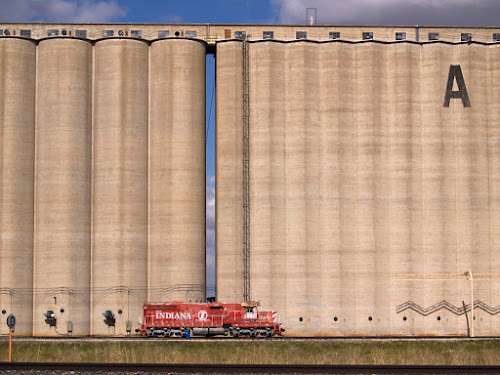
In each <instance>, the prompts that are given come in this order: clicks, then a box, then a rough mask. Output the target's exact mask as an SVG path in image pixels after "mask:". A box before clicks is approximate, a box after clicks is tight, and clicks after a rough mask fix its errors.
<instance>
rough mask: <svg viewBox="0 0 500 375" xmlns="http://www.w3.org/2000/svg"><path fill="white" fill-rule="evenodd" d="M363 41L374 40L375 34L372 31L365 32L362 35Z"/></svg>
mask: <svg viewBox="0 0 500 375" xmlns="http://www.w3.org/2000/svg"><path fill="white" fill-rule="evenodd" d="M362 37H363V40H370V39H373V32H371V31H365V32H364V33H363V35H362Z"/></svg>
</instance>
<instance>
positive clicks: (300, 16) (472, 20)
mask: <svg viewBox="0 0 500 375" xmlns="http://www.w3.org/2000/svg"><path fill="white" fill-rule="evenodd" d="M306 8H317V23H319V24H354V25H355V24H358V25H359V24H386V25H416V24H418V25H471V26H475V25H478V26H479V25H489V26H498V25H500V17H498V15H499V14H500V0H403V1H401V0H211V1H206V0H190V1H182V0H176V1H172V0H163V1H159V0H142V1H137V0H133V1H132V0H0V9H1V10H0V22H30V21H42V22H130V23H232V24H234V23H277V24H283V23H292V24H293V23H295V24H297V23H304V22H305V13H306ZM214 71H215V61H214V57H213V56H212V55H208V56H207V124H206V125H207V127H208V131H207V265H208V267H207V284H214V282H215V276H214V270H215V268H214V253H215V250H214V248H215V244H214V239H215V179H214V175H215V104H216V103H215V99H214V100H213V102H212V95H213V89H214Z"/></svg>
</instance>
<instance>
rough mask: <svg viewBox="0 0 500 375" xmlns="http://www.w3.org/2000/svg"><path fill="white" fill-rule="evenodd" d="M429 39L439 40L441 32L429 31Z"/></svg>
mask: <svg viewBox="0 0 500 375" xmlns="http://www.w3.org/2000/svg"><path fill="white" fill-rule="evenodd" d="M429 40H439V33H429Z"/></svg>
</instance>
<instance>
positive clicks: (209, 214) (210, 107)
mask: <svg viewBox="0 0 500 375" xmlns="http://www.w3.org/2000/svg"><path fill="white" fill-rule="evenodd" d="M206 188H207V191H206V247H205V250H206V285H207V287H206V296H207V298H208V297H215V55H214V54H207V57H206Z"/></svg>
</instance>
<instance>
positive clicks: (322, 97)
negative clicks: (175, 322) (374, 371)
mask: <svg viewBox="0 0 500 375" xmlns="http://www.w3.org/2000/svg"><path fill="white" fill-rule="evenodd" d="M217 48H218V49H217V59H219V61H224V60H225V59H227V60H228V61H229V60H230V59H232V60H233V63H235V62H237V58H238V56H241V42H237V41H229V42H224V43H219V44H218V47H217ZM498 49H499V46H498V45H481V44H445V43H427V44H413V43H386V44H382V43H376V42H367V43H352V44H351V43H342V42H332V43H321V44H318V43H310V42H292V43H279V42H272V41H261V42H255V43H250V44H249V51H250V52H249V54H250V55H249V61H250V212H251V216H250V218H251V219H250V223H251V227H250V232H251V233H250V235H251V267H250V285H251V298H252V299H254V300H261V301H262V305H263V307H268V308H272V309H276V310H277V311H278V315H280V316H281V319H282V321H283V322H284V326H285V328H286V329H287V334H290V335H294V334H297V335H332V336H334V335H346V336H350V335H373V336H376V335H467V334H468V333H469V331H468V329H470V328H471V327H470V322H468V321H467V314H466V312H469V310H470V302H471V301H470V282H469V281H468V280H467V278H466V277H465V276H464V273H465V272H466V271H469V270H471V271H472V272H473V274H476V281H475V283H474V300H475V303H474V307H475V313H474V315H475V321H474V331H475V332H474V333H475V334H476V335H494V334H495V329H496V328H497V326H498V322H497V315H496V314H495V312H496V309H497V308H498V305H499V299H498V289H499V281H498V274H499V272H500V271H499V264H498V259H497V258H498V256H497V255H496V254H497V253H498V249H497V248H496V242H495V238H496V233H495V230H494V229H493V228H496V226H497V224H496V223H497V221H498V218H497V217H496V216H495V215H496V210H497V207H496V204H497V201H498V198H499V196H498V191H497V189H496V188H495V183H494V181H496V178H497V174H498V173H497V171H496V168H495V164H494V163H495V160H496V159H495V158H496V156H495V155H496V147H498V145H497V142H496V138H495V136H496V132H497V131H498V126H499V125H500V124H499V121H498V118H497V114H496V112H495V107H496V104H493V103H495V98H496V96H495V95H497V94H498V90H499V88H498V84H499V83H498V80H496V78H495V71H496V69H497V68H498V66H497V65H498V64H497V63H496V62H495V59H496V56H497V54H498V53H499V50H498ZM239 54H240V55H239ZM458 65H460V69H461V72H462V73H463V77H464V81H465V84H466V88H467V92H468V96H469V99H470V103H471V105H470V107H469V106H465V105H464V102H463V101H462V99H461V98H459V97H458V95H462V93H463V90H462V91H461V90H460V89H459V87H458V84H457V82H458V80H459V77H457V76H452V79H453V87H452V88H451V89H449V91H452V92H456V93H455V94H451V96H452V98H451V99H450V104H449V106H445V104H444V99H445V93H446V91H447V83H448V78H449V74H450V71H455V72H456V68H452V66H458ZM240 66H241V65H238V64H236V66H235V67H233V66H230V65H224V64H222V63H220V64H219V63H218V65H217V78H218V87H217V99H218V106H223V107H222V109H221V108H220V107H219V109H218V112H217V116H218V117H217V141H218V143H217V147H218V149H217V189H218V196H219V199H218V202H217V213H216V215H217V220H218V221H217V223H218V226H217V246H218V248H217V255H218V263H217V264H218V269H217V289H218V299H219V300H224V301H227V302H229V301H230V300H231V301H239V300H241V299H242V297H243V295H242V293H241V294H240V290H241V287H242V285H243V275H242V272H235V268H236V267H235V266H233V267H232V268H231V269H228V268H227V267H225V268H223V269H221V267H220V266H221V265H223V264H225V262H228V263H229V262H240V264H242V258H241V254H242V241H241V240H240V238H241V237H240V235H239V234H238V233H241V232H238V231H239V230H240V229H239V228H243V223H242V220H243V215H241V214H239V213H238V211H237V210H238V209H239V208H238V207H234V205H237V204H238V201H235V202H234V205H231V204H230V203H229V202H230V201H231V198H232V197H233V196H236V197H241V196H242V191H243V190H242V189H243V188H242V183H241V181H239V180H238V176H239V175H240V172H239V171H240V170H241V169H240V168H241V165H242V152H241V151H240V149H239V147H240V144H241V143H240V142H241V138H242V134H241V128H242V121H241V120H239V112H238V111H239V110H240V109H239V107H238V106H237V104H236V102H235V100H234V99H233V98H234V95H233V94H232V93H231V92H230V91H228V90H227V89H226V87H236V88H237V90H239V89H240V88H241V87H242V82H243V81H242V78H241V77H242V75H241V74H240ZM453 69H455V70H453ZM220 77H228V78H230V77H233V80H232V81H231V82H227V81H225V82H224V83H220V82H221V81H220ZM454 96H457V97H454ZM226 103H229V104H226ZM232 103H234V104H233V108H234V110H233V111H232V112H231V109H232V108H231V104H232ZM228 112H229V113H228ZM231 116H234V118H235V120H234V122H233V123H231V122H230V121H227V119H228V118H231ZM223 142H225V143H223ZM223 144H224V145H225V148H224V149H223V150H222V149H221V147H222V145H223ZM230 192H233V195H229V194H230ZM225 196H226V197H228V198H226V199H227V200H225V199H224V197H225ZM229 197H230V198H229ZM228 214H229V215H230V216H229V217H230V219H229V218H228V217H227V215H228ZM221 216H223V218H221ZM225 219H227V220H228V222H231V223H232V225H221V220H225ZM236 221H239V223H238V222H236ZM226 244H231V246H233V249H231V248H230V247H231V246H227V245H226ZM495 277H496V280H495ZM222 290H223V291H224V293H221V291H222ZM464 305H465V307H464ZM468 324H469V325H468Z"/></svg>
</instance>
